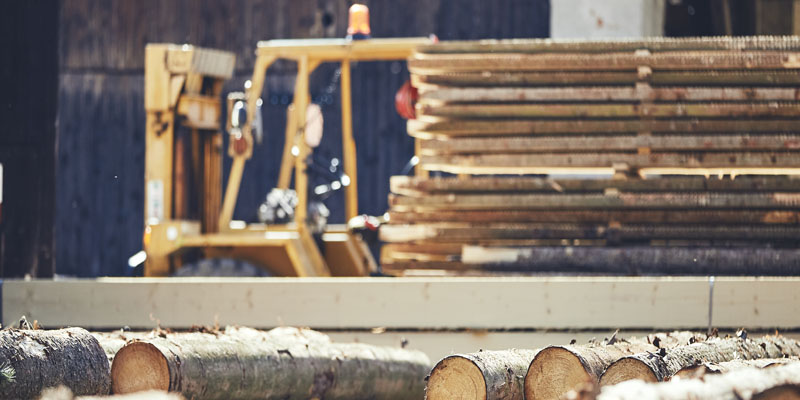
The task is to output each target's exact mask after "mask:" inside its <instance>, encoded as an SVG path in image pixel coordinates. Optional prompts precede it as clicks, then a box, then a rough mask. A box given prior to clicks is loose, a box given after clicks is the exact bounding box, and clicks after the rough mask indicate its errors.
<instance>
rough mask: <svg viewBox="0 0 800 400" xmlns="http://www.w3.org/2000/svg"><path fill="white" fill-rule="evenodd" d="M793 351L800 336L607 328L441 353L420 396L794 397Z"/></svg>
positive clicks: (798, 367)
mask: <svg viewBox="0 0 800 400" xmlns="http://www.w3.org/2000/svg"><path fill="white" fill-rule="evenodd" d="M798 355H800V343H798V342H797V341H795V340H792V339H788V338H785V337H780V336H764V337H760V338H747V335H746V333H742V334H740V335H738V336H733V337H726V338H720V337H716V336H714V337H707V336H706V335H704V334H699V333H692V332H685V331H676V332H664V333H654V334H651V335H648V336H646V337H638V338H637V337H631V338H618V337H617V336H616V334H614V335H612V336H611V337H610V338H606V339H604V340H603V341H599V342H598V341H595V342H591V343H588V344H575V343H572V344H569V345H559V346H548V347H545V348H543V349H540V350H522V349H511V350H502V351H479V352H476V353H469V354H455V355H451V356H448V357H446V358H444V359H442V360H441V361H439V363H437V364H436V366H435V367H434V368H433V370H432V371H431V374H430V377H429V379H428V384H427V387H426V398H427V399H428V400H436V399H454V398H457V399H496V400H497V399H504V400H512V399H519V400H522V399H526V400H533V399H535V400H547V399H553V400H555V399H564V398H566V399H596V398H597V399H688V398H691V399H719V398H725V399H727V398H730V399H750V398H792V399H794V398H798V397H757V396H758V395H762V396H764V394H762V393H764V392H768V391H769V393H767V394H772V392H780V391H784V392H785V393H784V392H780V393H782V394H784V395H785V394H787V393H788V394H792V393H793V394H794V395H795V396H797V395H798V393H800V361H798V358H797V356H798ZM629 381H631V382H629ZM666 381H669V383H659V382H666Z"/></svg>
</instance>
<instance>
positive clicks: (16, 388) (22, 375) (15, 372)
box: [0, 328, 111, 399]
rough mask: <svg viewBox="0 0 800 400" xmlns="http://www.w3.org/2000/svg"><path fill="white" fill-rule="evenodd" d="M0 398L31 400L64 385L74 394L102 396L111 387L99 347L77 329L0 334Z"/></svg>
mask: <svg viewBox="0 0 800 400" xmlns="http://www.w3.org/2000/svg"><path fill="white" fill-rule="evenodd" d="M0 360H2V365H0V370H2V376H0V398H2V399H34V398H36V397H37V396H39V394H40V393H41V392H42V390H43V389H45V388H48V387H55V386H58V385H64V386H66V387H68V388H69V389H70V390H71V391H72V392H73V393H75V394H76V395H104V394H108V393H109V390H110V388H111V379H110V375H109V366H108V360H107V359H106V356H105V353H104V352H103V349H102V347H100V344H99V343H98V342H97V339H95V338H94V337H93V336H92V335H91V334H90V333H89V332H87V331H86V330H84V329H81V328H68V329H60V330H50V331H45V330H17V329H7V330H2V331H0Z"/></svg>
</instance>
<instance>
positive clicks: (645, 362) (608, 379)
mask: <svg viewBox="0 0 800 400" xmlns="http://www.w3.org/2000/svg"><path fill="white" fill-rule="evenodd" d="M798 355H800V343H798V342H797V341H794V340H791V339H787V338H784V337H763V338H760V339H755V340H747V339H740V338H727V339H709V340H706V341H705V342H701V343H695V344H692V345H689V346H682V347H677V348H674V349H671V350H668V351H666V352H665V353H664V354H663V355H658V354H654V353H648V352H643V353H640V354H635V355H632V356H627V357H624V358H621V359H619V360H618V361H616V362H614V363H613V364H611V365H610V366H609V367H608V369H606V371H605V373H603V376H602V377H601V378H600V384H601V385H604V386H605V385H615V384H617V383H620V382H623V381H627V380H632V379H640V380H643V381H645V382H660V381H664V380H667V379H669V378H671V377H672V376H673V375H675V374H676V373H677V372H678V371H680V370H681V369H683V368H686V367H690V366H693V365H696V364H699V363H703V362H724V361H732V360H737V359H745V360H754V359H761V358H782V357H790V356H798Z"/></svg>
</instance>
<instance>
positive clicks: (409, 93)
mask: <svg viewBox="0 0 800 400" xmlns="http://www.w3.org/2000/svg"><path fill="white" fill-rule="evenodd" d="M417 99H419V92H417V88H415V87H414V86H411V81H406V83H404V84H403V86H401V87H400V90H398V91H397V94H396V95H395V96H394V107H395V108H396V109H397V113H398V114H400V116H401V117H403V118H405V119H414V118H416V117H417V112H416V110H415V109H414V106H415V105H416V104H417Z"/></svg>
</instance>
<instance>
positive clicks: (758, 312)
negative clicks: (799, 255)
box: [712, 278, 800, 328]
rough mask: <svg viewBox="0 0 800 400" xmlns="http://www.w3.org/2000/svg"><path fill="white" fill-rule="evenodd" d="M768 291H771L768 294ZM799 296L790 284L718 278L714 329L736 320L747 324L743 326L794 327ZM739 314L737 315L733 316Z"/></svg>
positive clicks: (772, 280) (752, 279)
mask: <svg viewBox="0 0 800 400" xmlns="http://www.w3.org/2000/svg"><path fill="white" fill-rule="evenodd" d="M767 288H769V289H768V290H765V289H767ZM798 300H800V294H798V291H797V286H796V285H792V284H790V283H789V281H784V280H775V279H772V278H717V279H716V281H715V287H714V296H713V305H714V307H713V317H712V322H713V324H714V325H715V326H717V325H718V326H724V325H726V324H730V323H732V322H733V321H734V320H735V319H737V318H738V319H740V320H741V321H743V322H744V321H746V322H747V323H745V324H742V326H758V325H763V324H765V323H768V324H772V325H774V326H775V327H776V328H777V327H781V326H787V325H788V324H792V323H793V322H792V318H793V316H796V315H798V314H797V313H798V312H800V304H798ZM734 310H736V312H737V314H738V315H733V314H732V312H733V311H734Z"/></svg>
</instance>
